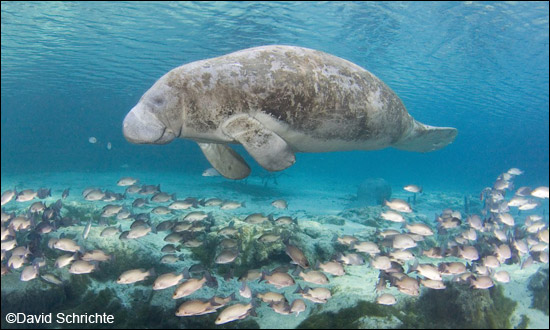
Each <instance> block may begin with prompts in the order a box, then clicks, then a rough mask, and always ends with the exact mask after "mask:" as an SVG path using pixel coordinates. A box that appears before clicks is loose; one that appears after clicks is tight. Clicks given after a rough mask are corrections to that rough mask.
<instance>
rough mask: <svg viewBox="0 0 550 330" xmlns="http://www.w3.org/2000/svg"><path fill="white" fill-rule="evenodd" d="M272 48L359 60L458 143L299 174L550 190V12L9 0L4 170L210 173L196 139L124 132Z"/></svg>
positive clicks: (302, 168) (323, 161) (307, 158)
mask: <svg viewBox="0 0 550 330" xmlns="http://www.w3.org/2000/svg"><path fill="white" fill-rule="evenodd" d="M266 44H286V45H296V46H303V47H308V48H314V49H318V50H322V51H325V52H328V53H331V54H334V55H337V56H340V57H342V58H345V59H348V60H350V61H352V62H354V63H357V64H358V65H360V66H362V67H364V68H366V69H367V70H369V71H371V72H372V73H374V74H375V75H377V76H378V77H379V78H381V79H382V80H383V81H384V82H386V83H387V84H388V85H389V86H390V87H391V88H392V89H393V90H394V91H395V92H396V93H397V94H398V95H399V96H400V97H401V99H402V100H403V101H404V103H405V105H406V107H407V109H408V110H409V112H410V113H411V114H412V115H413V116H414V117H415V118H416V119H417V120H419V121H421V122H424V123H428V124H431V125H436V126H452V127H456V128H458V130H459V135H458V137H457V139H456V141H455V142H454V143H453V144H452V145H450V146H448V147H447V148H445V149H443V150H441V151H438V152H434V153H429V154H417V153H408V152H402V151H397V150H392V149H387V150H382V151H375V152H345V153H325V154H299V155H298V159H297V162H296V165H295V166H294V167H292V168H291V169H289V170H288V172H289V173H291V174H293V175H296V176H301V175H309V176H312V177H316V178H318V179H319V180H322V179H323V178H324V177H331V178H334V179H336V180H342V181H348V182H353V181H354V180H358V179H361V178H363V177H370V176H374V177H378V176H380V177H384V178H387V179H388V180H390V181H391V182H392V183H395V184H396V185H400V184H406V183H407V182H409V181H410V180H414V181H415V182H422V183H423V184H424V185H428V186H430V185H431V186H434V187H438V188H443V189H444V188H448V187H453V188H456V189H471V190H477V189H480V188H483V186H484V185H486V184H488V183H487V181H488V180H492V179H493V178H494V177H496V176H497V175H498V174H499V173H500V172H502V171H505V170H507V169H508V168H510V167H518V168H521V169H522V170H524V171H525V175H524V176H523V177H522V178H521V180H522V183H523V184H525V185H543V184H544V185H547V184H548V154H549V148H548V141H549V135H548V131H549V127H548V123H549V117H548V109H549V104H548V90H549V86H548V62H549V61H548V3H545V2H539V3H522V2H515V3H461V2H452V3H447V2H443V3H360V2H359V3H355V2H353V3H345V2H338V3H330V2H329V3H310V2H305V3H300V2H296V3H295V2H285V3H276V2H275V3H271V2H270V3H255V2H239V3H233V2H216V3H139V4H137V3H131V2H130V3H125V2H121V3H116V4H114V3H72V2H62V3H42V2H37V3H36V2H31V3H11V2H5V3H2V58H1V59H2V66H1V68H2V98H1V100H2V101H1V102H2V117H1V119H2V121H1V124H2V126H1V128H2V130H1V147H2V148H1V150H2V173H3V174H4V173H12V172H35V171H52V170H70V169H76V170H111V169H115V170H116V169H119V167H120V165H123V164H130V165H132V166H135V167H137V168H146V169H154V170H158V171H163V170H171V171H172V170H177V171H184V172H185V171H191V172H197V171H202V170H204V169H205V168H206V167H208V164H207V162H206V160H205V159H204V157H203V156H202V155H201V153H200V151H199V149H198V148H197V147H196V145H195V144H194V143H193V142H189V141H183V140H180V141H177V142H174V143H172V144H169V145H166V146H160V147H159V146H136V145H131V144H129V143H127V142H126V141H125V140H124V138H123V136H122V134H121V122H122V119H123V118H124V116H125V114H126V113H127V112H128V111H129V109H131V108H132V107H133V106H134V105H135V104H136V103H137V101H138V100H139V98H140V96H141V95H142V94H143V93H144V92H145V91H146V90H147V89H148V88H149V87H150V86H151V85H152V84H153V83H154V82H155V81H156V79H158V78H159V77H160V76H162V75H163V74H164V73H166V72H167V71H169V70H171V69H172V68H174V67H176V66H179V65H182V64H185V63H188V62H192V61H195V60H200V59H205V58H210V57H215V56H219V55H223V54H226V53H229V52H232V51H236V50H240V49H244V48H248V47H253V46H259V45H266ZM90 136H95V137H97V138H98V139H99V141H100V143H98V144H97V145H91V144H90V143H88V137H90ZM107 141H111V142H112V144H113V149H112V150H111V151H108V150H106V148H105V143H106V142H107ZM251 163H253V162H252V161H251ZM254 170H256V171H259V169H258V167H255V168H254Z"/></svg>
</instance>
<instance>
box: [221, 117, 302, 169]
mask: <svg viewBox="0 0 550 330" xmlns="http://www.w3.org/2000/svg"><path fill="white" fill-rule="evenodd" d="M221 129H222V132H223V133H224V134H226V135H227V136H229V137H231V138H232V139H234V140H236V141H237V142H239V143H241V144H242V145H243V147H244V148H245V149H246V151H248V153H249V154H250V156H252V158H254V159H255V160H256V161H257V162H258V164H260V165H261V166H262V167H263V168H265V169H266V170H268V171H282V170H284V169H285V168H287V167H289V166H291V165H292V164H294V162H296V157H295V156H294V152H293V151H292V149H291V148H290V146H289V145H288V144H287V143H286V142H285V140H283V139H282V138H281V137H280V136H279V135H277V134H276V133H274V132H273V131H271V130H269V129H267V128H266V127H265V126H264V125H263V124H262V123H261V122H259V121H258V120H256V119H255V118H253V117H251V116H249V115H247V114H239V115H235V116H233V117H231V118H229V119H228V120H226V121H225V122H224V123H223V124H222V126H221Z"/></svg>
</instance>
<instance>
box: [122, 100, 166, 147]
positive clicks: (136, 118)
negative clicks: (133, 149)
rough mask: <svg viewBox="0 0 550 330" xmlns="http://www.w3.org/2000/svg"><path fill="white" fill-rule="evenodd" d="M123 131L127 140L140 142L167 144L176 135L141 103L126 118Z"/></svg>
mask: <svg viewBox="0 0 550 330" xmlns="http://www.w3.org/2000/svg"><path fill="white" fill-rule="evenodd" d="M122 132H123V134H124V137H125V138H126V140H128V141H129V142H131V143H138V144H145V143H149V144H166V143H168V142H170V141H172V140H173V139H174V138H175V137H176V135H175V134H174V132H172V131H171V130H170V129H168V128H167V127H166V125H164V124H163V123H162V122H161V121H160V120H158V118H157V117H156V116H154V115H153V114H152V113H151V112H149V111H147V109H145V108H144V107H143V106H141V105H140V104H138V105H136V106H135V107H134V108H133V109H132V110H131V111H130V112H129V113H128V114H127V115H126V118H124V122H123V123H122Z"/></svg>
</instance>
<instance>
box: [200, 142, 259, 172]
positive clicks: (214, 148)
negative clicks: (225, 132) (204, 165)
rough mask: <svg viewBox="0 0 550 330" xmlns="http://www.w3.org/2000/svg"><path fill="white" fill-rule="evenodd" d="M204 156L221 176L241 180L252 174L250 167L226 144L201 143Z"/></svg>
mask: <svg viewBox="0 0 550 330" xmlns="http://www.w3.org/2000/svg"><path fill="white" fill-rule="evenodd" d="M199 147H200V148H201V150H202V152H203V153H204V156H206V159H208V161H209V162H210V164H211V165H212V167H214V168H215V169H216V170H218V172H220V174H221V175H223V176H224V177H226V178H228V179H232V180H240V179H244V178H246V177H247V176H248V175H249V174H250V167H249V166H248V164H247V163H246V162H245V161H244V159H243V158H242V157H241V155H239V154H238V153H237V152H235V150H233V149H231V147H230V146H228V145H226V144H219V143H199Z"/></svg>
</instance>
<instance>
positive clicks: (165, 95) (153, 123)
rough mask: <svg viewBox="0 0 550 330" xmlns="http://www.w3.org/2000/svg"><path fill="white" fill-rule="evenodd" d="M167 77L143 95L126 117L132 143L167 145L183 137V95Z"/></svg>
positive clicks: (126, 131) (125, 126)
mask: <svg viewBox="0 0 550 330" xmlns="http://www.w3.org/2000/svg"><path fill="white" fill-rule="evenodd" d="M169 74H170V73H168V74H166V76H168V75H169ZM166 76H164V77H162V78H161V79H159V81H157V82H156V83H155V84H154V85H153V87H151V88H150V89H149V90H148V91H147V92H146V93H145V94H143V96H142V97H141V99H140V100H139V102H138V104H136V106H134V107H133V108H132V110H130V112H129V113H128V114H127V115H126V117H125V118H124V122H123V123H122V132H123V133H124V137H125V138H126V140H128V141H129V142H132V143H138V144H145V143H147V144H166V143H169V142H171V141H172V140H173V139H174V138H176V137H178V136H180V133H181V127H182V109H181V106H180V102H179V96H178V93H177V92H176V91H175V89H174V88H173V87H171V86H169V85H168V84H167V83H166V81H167V79H166Z"/></svg>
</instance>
